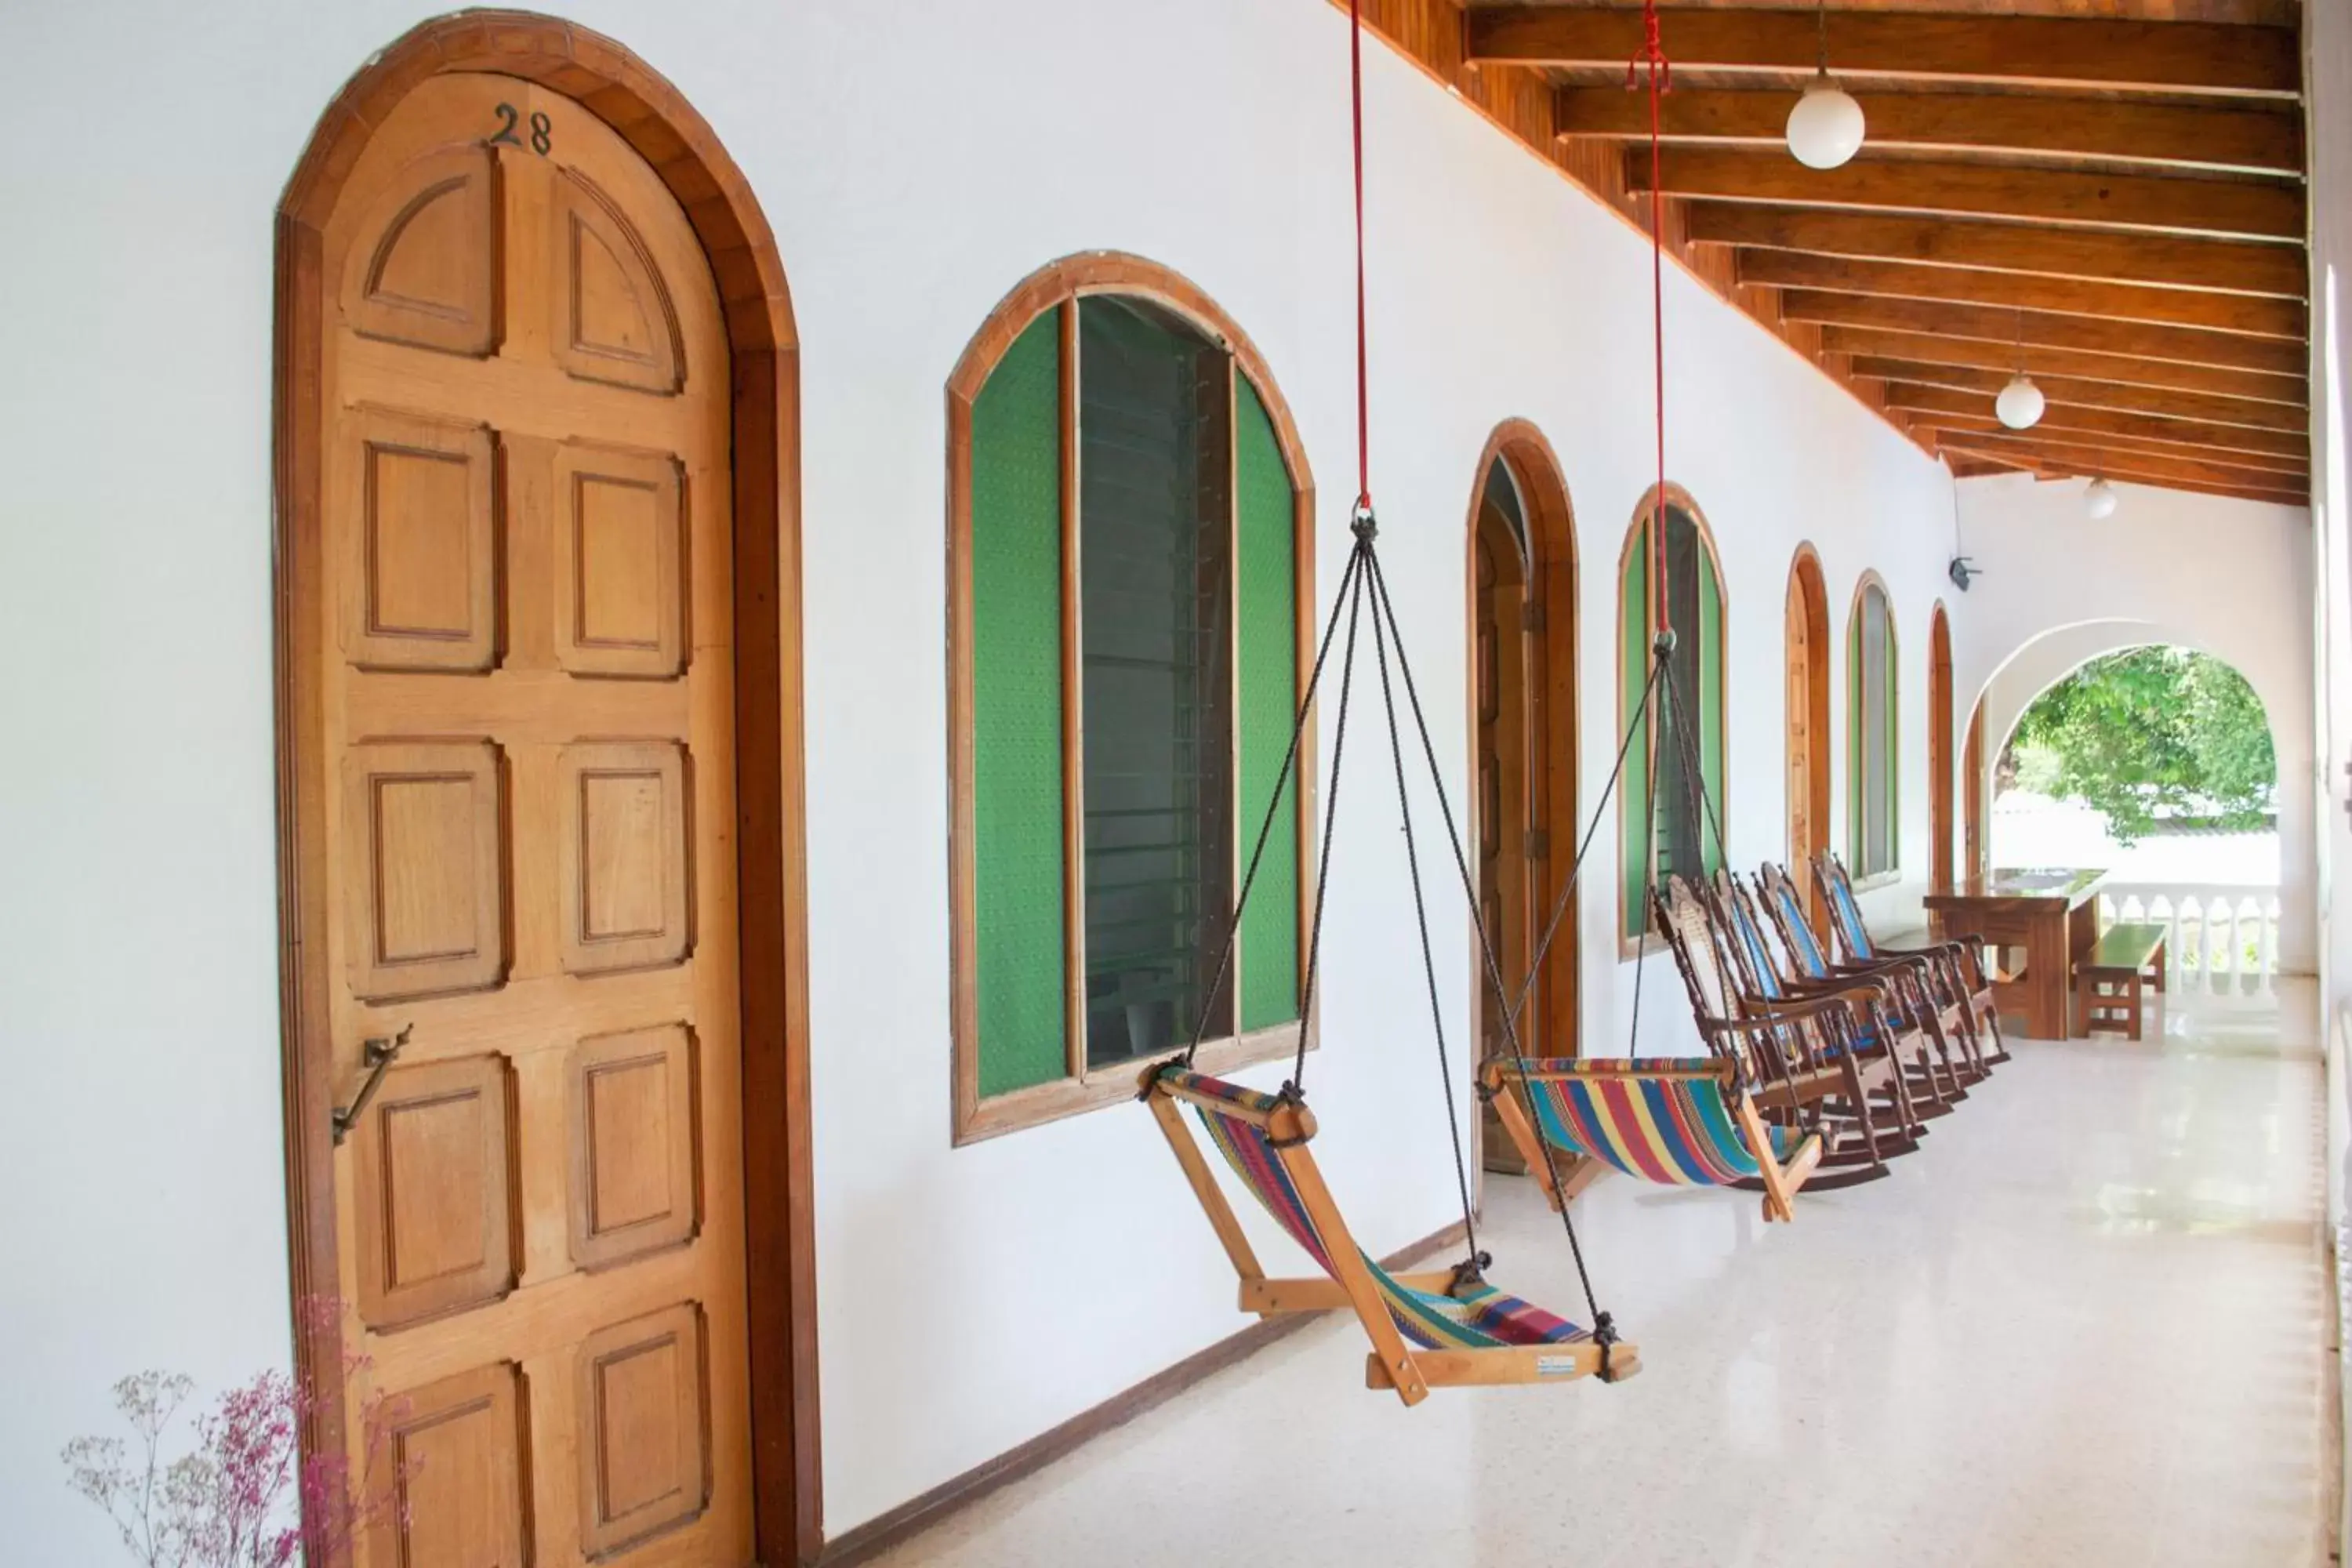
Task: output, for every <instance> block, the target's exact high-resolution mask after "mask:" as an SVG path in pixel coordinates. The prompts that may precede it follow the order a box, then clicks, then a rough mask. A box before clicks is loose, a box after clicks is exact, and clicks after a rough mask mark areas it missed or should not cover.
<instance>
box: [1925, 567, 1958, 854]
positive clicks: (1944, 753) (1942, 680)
mask: <svg viewBox="0 0 2352 1568" xmlns="http://www.w3.org/2000/svg"><path fill="white" fill-rule="evenodd" d="M1927 867H1928V879H1929V885H1930V888H1931V889H1932V890H1933V891H1935V892H1938V893H1948V892H1950V891H1951V890H1952V621H1951V617H1950V616H1948V615H1946V614H1945V613H1944V605H1943V601H1942V600H1940V599H1939V600H1937V603H1936V613H1935V616H1933V618H1931V619H1930V620H1929V621H1928V623H1927Z"/></svg>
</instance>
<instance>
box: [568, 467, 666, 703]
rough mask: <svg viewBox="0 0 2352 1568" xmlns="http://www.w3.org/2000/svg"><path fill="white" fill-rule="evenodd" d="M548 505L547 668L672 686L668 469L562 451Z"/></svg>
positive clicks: (576, 673)
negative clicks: (552, 587)
mask: <svg viewBox="0 0 2352 1568" xmlns="http://www.w3.org/2000/svg"><path fill="white" fill-rule="evenodd" d="M553 499H554V503H555V506H556V509H557V515H556V519H555V545H556V552H557V561H556V587H557V593H556V597H555V604H556V618H555V657H556V660H557V662H558V663H560V664H561V665H562V667H563V668H565V669H567V670H570V671H571V672H572V674H574V675H581V676H596V675H605V676H637V677H643V678H649V679H671V678H674V677H676V676H677V674H678V673H679V672H680V671H681V670H683V669H684V668H686V603H685V599H684V596H683V589H682V583H681V577H682V568H683V565H684V559H685V551H686V531H685V520H684V517H683V515H682V513H681V486H680V484H679V479H678V471H677V461H676V460H675V459H674V458H668V457H656V456H653V455H651V454H647V453H642V452H625V451H619V450H615V449H613V448H609V447H591V446H587V445H584V444H582V443H577V442H573V443H569V444H567V445H566V446H565V447H563V448H562V450H561V451H560V452H558V453H557V454H556V457H555V495H554V498H553Z"/></svg>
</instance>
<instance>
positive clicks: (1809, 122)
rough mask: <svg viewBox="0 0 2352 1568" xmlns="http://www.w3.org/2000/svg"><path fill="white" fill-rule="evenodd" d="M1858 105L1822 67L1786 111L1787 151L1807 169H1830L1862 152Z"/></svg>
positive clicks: (1859, 109)
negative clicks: (1801, 95) (1791, 107)
mask: <svg viewBox="0 0 2352 1568" xmlns="http://www.w3.org/2000/svg"><path fill="white" fill-rule="evenodd" d="M1863 131H1864V128H1863V122H1862V105H1861V104H1859V103H1856V102H1855V101H1854V100H1853V94H1851V93H1849V92H1847V91H1846V90H1845V89H1843V88H1842V87H1840V86H1838V84H1837V82H1836V81H1835V80H1834V79H1832V77H1831V76H1830V73H1829V71H1828V70H1827V69H1826V68H1824V69H1823V70H1822V72H1821V74H1819V75H1818V76H1816V77H1814V78H1813V79H1812V82H1811V85H1809V86H1808V87H1807V88H1806V89H1805V95H1804V97H1802V98H1801V99H1799V100H1797V106H1796V107H1795V108H1794V109H1791V110H1789V153H1790V156H1791V157H1793V158H1795V159H1796V160H1797V162H1798V163H1802V164H1803V165H1804V166H1805V167H1807V168H1808V169H1834V168H1837V167H1839V166H1840V165H1841V164H1843V163H1846V162H1848V161H1849V160H1851V159H1852V158H1853V155H1854V154H1855V153H1858V152H1860V151H1862V139H1863Z"/></svg>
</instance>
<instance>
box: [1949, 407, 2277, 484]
mask: <svg viewBox="0 0 2352 1568" xmlns="http://www.w3.org/2000/svg"><path fill="white" fill-rule="evenodd" d="M1912 428H1913V429H1915V430H1922V431H1931V432H1934V433H1935V435H1936V439H1937V440H1938V441H1939V442H1940V441H1942V440H1943V439H1945V438H1946V437H1953V438H1956V439H1957V438H1965V437H1970V436H2002V435H2008V434H2011V431H2010V429H2009V427H2008V426H2005V425H2003V424H2001V422H2000V420H1998V419H1994V418H1991V417H1989V416H1987V417H1979V416H1976V415H1973V414H1919V415H1918V416H1917V417H1916V418H1915V419H1914V420H1913V421H1912ZM2033 434H2035V435H2037V436H2046V437H2048V438H2050V439H2052V440H2054V441H2064V442H2067V443H2070V444H2077V445H2080V444H2086V443H2087V444H2090V445H2095V446H2096V447H2099V449H2101V450H2102V451H2114V452H2129V453H2137V454H2138V455H2140V456H2142V457H2149V458H2189V459H2191V460H2195V459H2209V460H2211V461H2215V462H2222V463H2227V464H2229V465H2230V466H2231V467H2232V468H2245V469H2249V470H2252V471H2255V472H2260V473H2265V474H2275V475H2277V476H2278V478H2279V479H2281V480H2282V481H2283V482H2285V483H2288V484H2300V485H2306V486H2307V485H2308V483H2309V481H2310V478H2311V471H2310V469H2309V468H2297V467H2296V466H2295V464H2294V459H2292V458H2272V457H2266V456H2263V454H2260V453H2247V452H2227V451H2220V450H2216V449H2215V448H2213V447H2183V446H2181V445H2179V443H2177V442H2171V441H2144V440H2141V439H2140V438H2139V437H2136V436H2107V435H2102V434H2099V433H2097V432H2095V431H2080V430H2069V429H2063V428H2057V427H2053V426H2052V425H2051V424H2050V421H2049V420H2047V419H2044V420H2043V421H2042V423H2041V424H2039V425H2036V426H2034V427H2033Z"/></svg>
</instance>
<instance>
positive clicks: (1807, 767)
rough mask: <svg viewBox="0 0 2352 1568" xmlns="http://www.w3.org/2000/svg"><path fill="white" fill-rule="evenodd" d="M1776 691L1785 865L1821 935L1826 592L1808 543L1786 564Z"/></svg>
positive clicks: (1826, 771)
mask: <svg viewBox="0 0 2352 1568" xmlns="http://www.w3.org/2000/svg"><path fill="white" fill-rule="evenodd" d="M1783 616H1784V618H1785V621H1786V625H1787V637H1786V643H1785V647H1786V660H1787V663H1786V670H1787V678H1786V680H1785V682H1784V690H1785V695H1786V701H1787V709H1786V714H1787V719H1786V722H1787V747H1786V755H1787V758H1788V801H1789V862H1788V863H1789V869H1790V873H1791V879H1792V880H1793V881H1794V882H1795V883H1796V886H1797V888H1798V889H1799V896H1800V897H1801V898H1802V899H1803V900H1804V903H1805V915H1806V918H1807V919H1808V920H1810V921H1811V922H1812V924H1813V929H1814V930H1815V931H1817V932H1818V933H1820V935H1821V936H1822V938H1823V939H1824V940H1827V937H1828V935H1829V926H1828V923H1827V913H1828V912H1827V911H1826V910H1823V909H1822V902H1821V889H1819V888H1817V887H1816V886H1814V882H1813V878H1812V875H1811V872H1810V871H1809V870H1808V869H1807V868H1808V867H1810V866H1811V863H1812V858H1813V857H1814V856H1815V855H1818V854H1819V853H1821V851H1822V850H1823V849H1826V848H1827V847H1829V837H1828V835H1829V824H1830V646H1831V645H1830V599H1829V590H1828V588H1827V587H1826V586H1825V585H1824V584H1823V583H1822V558H1821V556H1820V555H1819V554H1817V553H1815V552H1814V550H1813V547H1812V546H1811V544H1801V545H1799V546H1798V547H1797V554H1796V559H1795V560H1793V561H1791V562H1790V563H1789V591H1788V596H1787V604H1786V607H1785V609H1784V611H1783Z"/></svg>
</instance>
